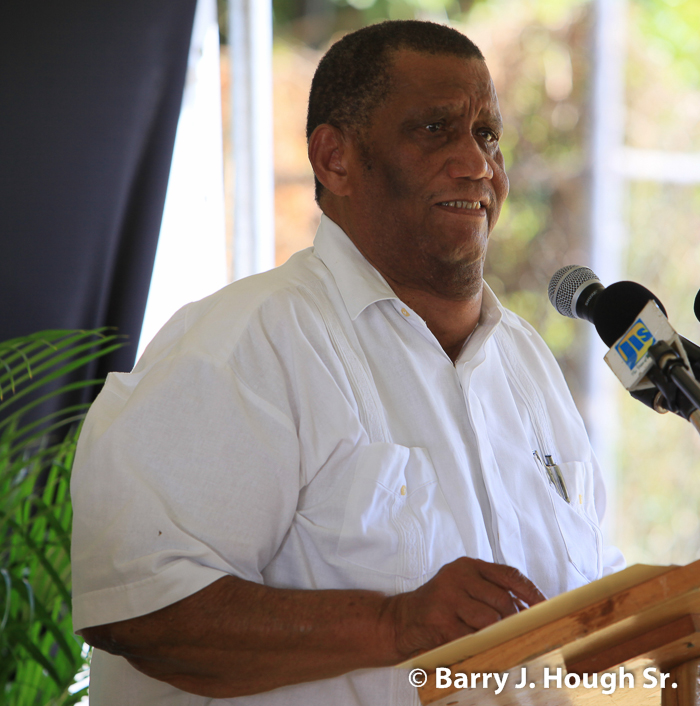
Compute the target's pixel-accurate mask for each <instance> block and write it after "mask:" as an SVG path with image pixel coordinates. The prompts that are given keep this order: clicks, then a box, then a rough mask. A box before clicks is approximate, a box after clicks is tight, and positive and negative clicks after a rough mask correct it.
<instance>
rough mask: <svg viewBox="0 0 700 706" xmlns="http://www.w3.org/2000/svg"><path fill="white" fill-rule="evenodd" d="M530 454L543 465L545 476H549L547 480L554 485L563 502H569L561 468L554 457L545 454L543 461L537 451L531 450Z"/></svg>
mask: <svg viewBox="0 0 700 706" xmlns="http://www.w3.org/2000/svg"><path fill="white" fill-rule="evenodd" d="M532 455H533V456H534V457H535V459H536V460H537V461H538V462H539V463H541V464H542V466H543V467H544V470H545V471H546V473H547V477H548V478H549V481H550V482H551V484H552V485H553V486H554V488H555V490H556V491H557V493H559V495H560V497H561V498H562V499H563V500H564V501H565V502H567V503H568V502H570V501H569V493H568V490H567V488H566V481H565V480H564V476H563V475H562V472H561V469H560V468H559V466H558V465H557V464H556V463H555V461H554V459H553V458H552V456H551V455H550V454H545V456H544V459H545V460H544V461H543V460H542V459H541V458H540V455H539V453H537V451H536V450H535V451H533V452H532Z"/></svg>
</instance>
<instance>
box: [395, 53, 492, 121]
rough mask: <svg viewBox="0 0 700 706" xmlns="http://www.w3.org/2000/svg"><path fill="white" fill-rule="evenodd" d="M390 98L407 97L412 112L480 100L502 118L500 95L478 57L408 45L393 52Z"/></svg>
mask: <svg viewBox="0 0 700 706" xmlns="http://www.w3.org/2000/svg"><path fill="white" fill-rule="evenodd" d="M392 59H393V61H392V64H391V68H390V89H389V95H388V96H387V97H388V98H389V101H390V102H391V99H392V98H394V99H398V100H405V101H406V102H407V103H408V104H409V105H408V106H407V108H408V110H410V112H412V113H413V112H417V111H421V110H431V109H440V108H443V109H445V110H447V109H449V110H453V109H458V108H459V106H460V105H463V104H464V99H465V98H467V99H468V100H470V101H473V100H475V99H476V100H478V101H479V102H480V103H481V104H482V105H483V108H484V109H485V110H486V112H492V113H494V115H495V116H498V117H499V118H500V110H499V106H498V97H497V95H496V89H495V87H494V85H493V81H492V80H491V75H490V74H489V71H488V68H487V67H486V63H485V62H484V61H483V60H482V59H480V58H478V57H463V56H457V55H454V54H427V53H422V52H416V51H413V50H408V49H401V50H397V51H395V52H394V55H393V57H392Z"/></svg>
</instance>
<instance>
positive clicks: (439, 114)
mask: <svg viewBox="0 0 700 706" xmlns="http://www.w3.org/2000/svg"><path fill="white" fill-rule="evenodd" d="M463 110H464V105H463V104H462V103H444V104H442V105H431V106H426V107H420V108H415V109H414V110H412V111H411V112H410V113H409V114H408V115H407V116H406V119H405V120H403V121H402V126H403V127H411V126H412V125H416V124H419V123H430V122H431V121H433V120H438V119H440V118H443V117H450V116H452V115H455V113H461V112H463ZM477 120H481V121H483V122H485V123H486V124H487V125H488V126H489V127H491V128H493V129H494V130H496V131H497V132H499V133H502V132H503V119H502V117H501V115H500V113H498V112H493V111H491V110H488V109H487V110H484V111H482V112H481V113H480V114H479V116H478V117H477Z"/></svg>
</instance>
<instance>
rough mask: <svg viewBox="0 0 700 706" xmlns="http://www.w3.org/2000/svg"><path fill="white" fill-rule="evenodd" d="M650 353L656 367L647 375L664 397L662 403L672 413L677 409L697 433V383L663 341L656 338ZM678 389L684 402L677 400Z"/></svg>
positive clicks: (699, 390) (699, 416)
mask: <svg viewBox="0 0 700 706" xmlns="http://www.w3.org/2000/svg"><path fill="white" fill-rule="evenodd" d="M649 354H650V355H651V357H652V358H653V359H654V362H655V363H656V366H655V367H653V368H652V369H651V370H649V372H648V373H647V377H648V378H649V379H650V380H651V381H652V382H653V383H654V384H655V385H656V387H657V388H658V389H659V390H660V392H661V394H663V396H664V397H665V398H666V404H665V405H664V406H666V407H667V408H668V410H669V411H671V412H675V413H679V412H680V413H681V414H682V416H684V417H685V418H686V419H687V420H688V421H689V422H690V423H691V424H692V425H693V427H695V430H696V431H697V432H698V433H699V434H700V385H698V383H697V381H696V380H695V378H694V377H693V376H692V375H691V374H690V373H689V372H688V371H687V370H686V368H685V365H684V363H683V359H682V358H681V357H680V356H679V355H678V353H677V352H676V351H675V350H674V349H673V348H671V346H669V345H668V343H666V341H657V342H656V343H655V344H654V345H653V346H652V347H651V348H650V349H649ZM679 390H680V391H681V392H682V393H683V395H684V396H685V401H686V404H682V403H680V404H679V402H677V401H676V397H677V393H678V391H679ZM691 410H692V411H691Z"/></svg>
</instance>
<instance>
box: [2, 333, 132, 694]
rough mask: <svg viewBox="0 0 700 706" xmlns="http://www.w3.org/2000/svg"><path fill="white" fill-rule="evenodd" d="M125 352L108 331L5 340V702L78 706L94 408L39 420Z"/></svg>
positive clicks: (74, 407) (81, 407)
mask: <svg viewBox="0 0 700 706" xmlns="http://www.w3.org/2000/svg"><path fill="white" fill-rule="evenodd" d="M121 345H123V342H122V340H120V337H118V336H116V335H115V334H114V333H113V332H111V331H109V330H107V329H99V330H96V331H59V330H56V331H41V332H39V333H36V334H33V335H30V336H25V337H23V338H16V339H12V340H10V341H5V342H4V343H0V705H2V706H4V705H8V706H49V705H52V706H54V705H55V706H59V705H60V706H68V705H69V704H73V703H77V702H79V701H80V699H81V698H82V696H83V695H84V694H85V690H84V689H81V690H80V692H78V693H72V694H71V693H69V691H68V690H69V688H70V687H71V685H72V684H73V682H74V678H75V675H76V674H77V673H78V672H79V671H80V670H81V668H83V667H84V665H85V662H86V656H85V654H84V651H83V642H82V640H80V639H79V638H78V637H76V636H75V635H74V634H73V625H72V619H71V612H70V591H71V574H70V533H71V522H72V510H71V504H70V496H69V484H70V472H71V467H72V464H73V457H74V455H75V447H76V443H77V439H78V434H79V426H80V422H81V420H82V419H83V417H84V416H85V413H86V412H87V408H88V407H89V404H87V403H85V404H74V405H71V406H70V407H65V408H63V409H61V410H59V411H57V412H54V413H51V414H49V415H47V416H45V417H44V418H42V419H39V420H28V413H30V412H31V411H32V410H36V409H37V408H38V406H39V405H41V404H44V403H46V402H47V401H49V400H51V399H52V398H55V397H57V396H59V395H63V394H65V393H69V392H73V391H77V390H80V389H82V388H85V387H88V386H92V385H97V384H100V383H101V381H99V380H81V381H74V382H67V383H64V384H61V382H60V381H61V380H62V379H64V377H65V376H66V375H67V374H68V373H72V372H73V371H76V370H79V369H80V368H83V367H84V366H87V365H89V364H90V363H91V362H92V361H94V360H96V359H97V358H99V357H101V356H104V355H106V354H107V353H110V352H111V351H113V350H115V349H116V348H118V347H119V346H121Z"/></svg>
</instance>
